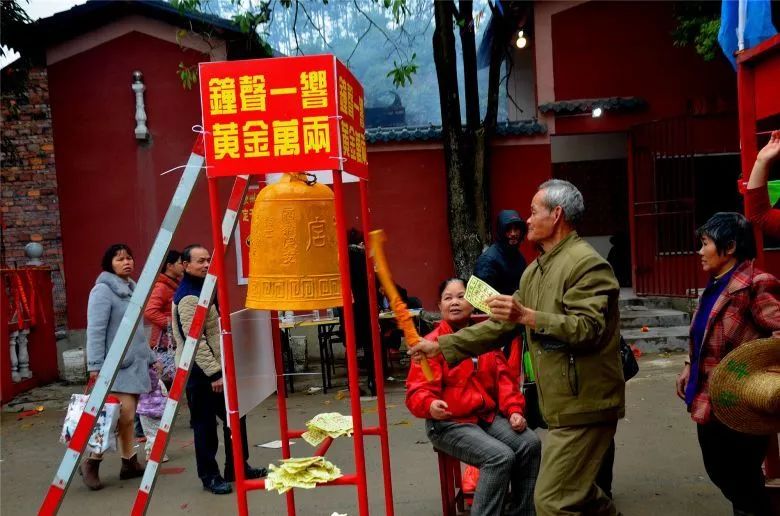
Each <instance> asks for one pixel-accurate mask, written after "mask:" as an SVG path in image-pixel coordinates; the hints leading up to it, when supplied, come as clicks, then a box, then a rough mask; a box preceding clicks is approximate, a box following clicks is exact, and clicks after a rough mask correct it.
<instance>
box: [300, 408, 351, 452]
mask: <svg viewBox="0 0 780 516" xmlns="http://www.w3.org/2000/svg"><path fill="white" fill-rule="evenodd" d="M306 428H307V429H308V430H307V431H306V432H304V433H303V435H302V436H301V437H303V439H304V440H305V441H306V442H307V443H309V444H311V445H312V446H317V445H319V444H320V443H321V442H322V441H324V440H325V438H326V437H332V438H334V439H335V438H337V437H341V436H342V435H352V430H353V426H352V416H344V415H342V414H339V413H338V412H325V413H322V414H317V415H316V416H314V417H313V418H312V419H311V420H309V421H308V422H307V423H306Z"/></svg>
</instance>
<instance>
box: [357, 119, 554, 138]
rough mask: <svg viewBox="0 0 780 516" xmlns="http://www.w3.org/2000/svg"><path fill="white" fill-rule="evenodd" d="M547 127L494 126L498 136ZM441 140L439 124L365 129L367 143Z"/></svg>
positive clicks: (524, 124)
mask: <svg viewBox="0 0 780 516" xmlns="http://www.w3.org/2000/svg"><path fill="white" fill-rule="evenodd" d="M546 132H547V127H546V126H545V125H544V124H540V123H539V122H538V121H536V120H518V121H514V122H500V123H499V124H497V126H496V134H497V135H498V136H533V135H536V134H544V133H546ZM436 140H441V126H440V125H422V126H412V127H372V128H370V129H368V130H367V131H366V141H367V142H368V143H388V142H424V141H436Z"/></svg>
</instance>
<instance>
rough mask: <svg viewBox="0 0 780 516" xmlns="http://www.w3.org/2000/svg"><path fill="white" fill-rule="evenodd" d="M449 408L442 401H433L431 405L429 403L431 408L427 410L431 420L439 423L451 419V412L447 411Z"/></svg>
mask: <svg viewBox="0 0 780 516" xmlns="http://www.w3.org/2000/svg"><path fill="white" fill-rule="evenodd" d="M448 408H449V405H447V402H446V401H444V400H434V402H433V403H431V408H430V409H428V412H430V413H431V417H432V418H433V419H437V420H439V421H442V420H445V419H449V418H451V417H452V412H450V411H449V410H447V409H448Z"/></svg>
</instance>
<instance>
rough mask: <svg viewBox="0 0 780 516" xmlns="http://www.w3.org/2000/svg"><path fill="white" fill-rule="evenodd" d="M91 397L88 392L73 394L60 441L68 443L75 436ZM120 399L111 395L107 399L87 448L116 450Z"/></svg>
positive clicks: (101, 450) (96, 451) (105, 450)
mask: <svg viewBox="0 0 780 516" xmlns="http://www.w3.org/2000/svg"><path fill="white" fill-rule="evenodd" d="M88 399H89V395H88V394H73V395H72V396H71V397H70V403H69V404H68V411H67V413H66V414H65V422H64V423H63V425H62V432H61V433H60V442H61V443H63V444H68V443H69V442H70V440H71V439H72V438H73V434H74V433H75V431H76V426H77V425H78V423H79V419H80V418H81V414H82V413H83V412H84V407H85V406H86V405H87V400H88ZM120 405H121V404H120V402H119V399H117V398H116V397H114V396H109V397H108V398H107V399H106V403H105V405H103V409H102V410H101V411H100V414H98V417H97V422H96V423H95V428H94V430H92V435H91V436H90V437H89V441H88V442H87V448H88V449H89V451H92V452H94V453H105V452H107V451H109V450H116V427H117V424H118V423H119V408H120Z"/></svg>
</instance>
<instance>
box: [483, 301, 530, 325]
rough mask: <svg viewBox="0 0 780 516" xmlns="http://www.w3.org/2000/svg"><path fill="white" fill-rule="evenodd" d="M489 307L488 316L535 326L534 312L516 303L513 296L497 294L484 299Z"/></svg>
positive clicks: (498, 319)
mask: <svg viewBox="0 0 780 516" xmlns="http://www.w3.org/2000/svg"><path fill="white" fill-rule="evenodd" d="M485 303H487V305H488V307H489V308H490V318H491V319H494V320H497V321H509V322H513V323H515V324H524V325H525V326H530V327H531V328H534V327H536V312H534V311H533V310H531V309H530V308H526V307H524V306H523V305H521V304H520V303H518V302H517V301H516V300H515V298H514V297H512V296H506V295H499V296H491V297H489V298H487V299H486V300H485Z"/></svg>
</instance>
